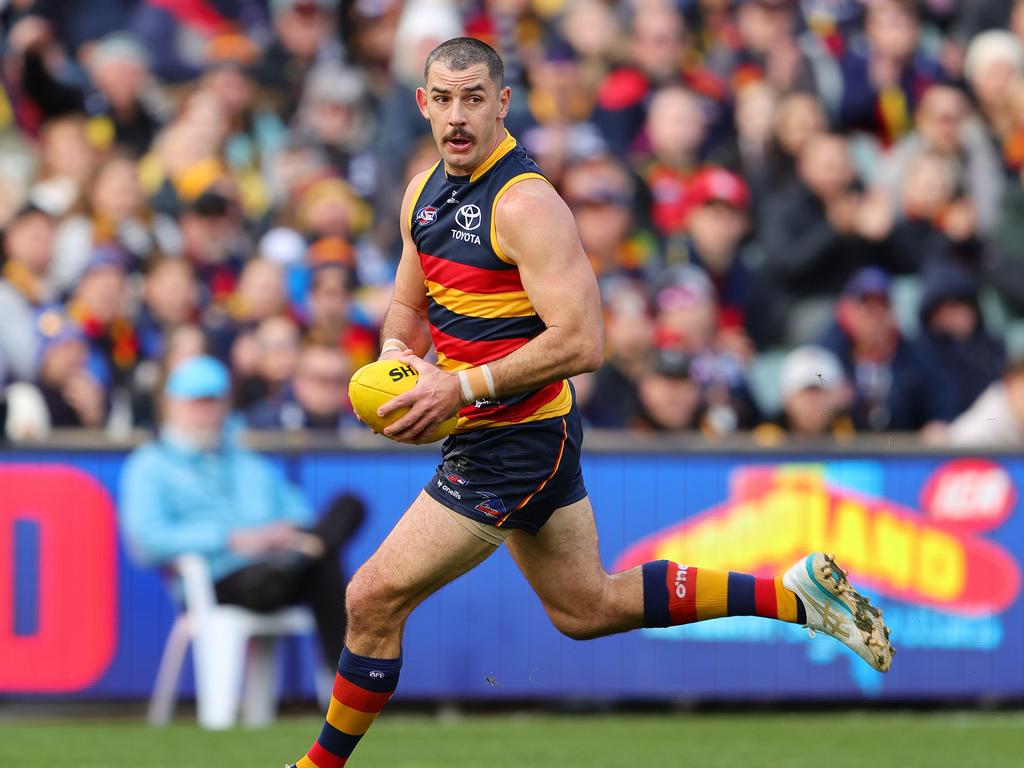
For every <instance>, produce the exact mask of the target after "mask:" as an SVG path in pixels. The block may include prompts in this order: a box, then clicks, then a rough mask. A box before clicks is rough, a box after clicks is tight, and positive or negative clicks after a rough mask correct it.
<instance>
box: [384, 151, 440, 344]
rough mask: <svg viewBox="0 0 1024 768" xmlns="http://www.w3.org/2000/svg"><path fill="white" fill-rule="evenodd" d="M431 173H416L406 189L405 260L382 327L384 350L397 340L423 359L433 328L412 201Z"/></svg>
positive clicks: (404, 207)
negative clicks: (414, 237) (415, 236)
mask: <svg viewBox="0 0 1024 768" xmlns="http://www.w3.org/2000/svg"><path fill="white" fill-rule="evenodd" d="M429 173H430V170H426V171H423V173H418V174H416V176H414V177H413V179H412V181H411V182H409V186H408V187H407V188H406V190H405V197H404V198H403V200H402V213H401V222H400V223H401V229H402V258H401V260H400V261H399V262H398V272H397V273H396V275H395V291H394V293H393V294H392V296H391V303H390V304H389V305H388V309H387V312H385V313H384V321H383V322H382V323H381V328H380V340H381V347H382V348H383V347H384V346H385V342H387V341H388V340H389V339H398V340H399V341H401V342H402V343H403V344H405V345H406V346H407V347H408V348H409V349H410V350H411V351H412V352H414V353H415V354H416V355H417V356H418V357H423V355H425V354H426V353H427V350H429V349H430V344H431V340H430V327H429V325H428V324H427V290H426V286H425V285H424V277H423V269H422V267H420V257H419V253H417V251H416V244H415V243H414V242H413V241H412V231H411V229H410V226H411V221H412V206H413V204H414V199H413V198H414V197H415V196H416V193H417V191H418V190H419V189H420V188H421V186H422V184H423V180H424V178H425V177H426V176H427V175H428V174H429ZM401 354H402V352H401V351H399V350H394V351H386V352H383V353H382V354H381V359H384V360H389V359H397V358H398V357H400V356H401Z"/></svg>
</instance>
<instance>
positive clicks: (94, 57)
mask: <svg viewBox="0 0 1024 768" xmlns="http://www.w3.org/2000/svg"><path fill="white" fill-rule="evenodd" d="M150 60H151V59H150V55H149V50H148V49H147V48H146V46H145V45H143V44H142V41H141V40H139V38H137V37H136V36H135V35H133V34H131V33H129V32H111V33H110V34H109V35H107V36H106V37H104V38H102V39H101V40H100V41H99V42H97V43H96V45H95V46H94V47H93V50H92V53H91V54H90V55H89V66H90V67H91V68H93V69H96V68H99V67H102V66H105V65H107V64H113V63H114V62H115V61H129V62H132V63H134V64H137V65H138V66H140V67H144V68H148V67H149V65H150Z"/></svg>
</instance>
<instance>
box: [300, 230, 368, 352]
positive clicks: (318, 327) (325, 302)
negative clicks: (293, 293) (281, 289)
mask: <svg viewBox="0 0 1024 768" xmlns="http://www.w3.org/2000/svg"><path fill="white" fill-rule="evenodd" d="M306 261H307V264H308V266H309V271H310V277H309V293H308V295H307V298H306V307H305V309H306V312H305V318H306V341H307V343H308V344H314V345H320V346H329V347H336V348H338V349H340V350H341V351H342V352H343V353H344V354H345V356H346V358H347V359H348V360H349V361H350V362H351V364H352V366H353V370H355V369H357V368H361V367H362V366H364V365H366V364H367V363H369V362H372V361H373V360H376V359H377V354H378V350H377V334H376V333H374V331H373V329H372V328H371V327H369V325H368V324H367V323H366V322H365V320H363V319H362V318H361V317H360V313H359V312H358V309H357V307H356V305H355V303H354V301H353V290H354V288H355V269H354V263H353V251H352V246H351V245H349V244H348V243H347V242H345V241H344V240H342V239H341V238H336V237H329V238H324V239H322V240H319V241H317V242H316V243H314V244H313V245H312V246H310V248H309V251H308V252H307V255H306Z"/></svg>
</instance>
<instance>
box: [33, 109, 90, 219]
mask: <svg viewBox="0 0 1024 768" xmlns="http://www.w3.org/2000/svg"><path fill="white" fill-rule="evenodd" d="M99 154H100V153H99V152H98V150H97V148H96V146H95V144H94V143H93V142H92V141H91V140H90V137H89V121H88V120H87V119H86V118H85V116H84V115H82V114H79V113H75V114H67V115H62V116H60V117H55V118H52V119H51V120H48V121H47V122H46V123H45V124H44V125H43V128H42V132H41V134H40V146H39V157H40V166H41V167H40V169H39V175H38V178H37V180H36V182H35V183H34V184H33V185H32V187H31V188H30V190H29V199H30V200H31V201H32V202H33V204H35V205H38V206H39V207H40V208H45V209H46V210H47V211H49V212H50V213H52V214H53V215H54V216H57V217H60V216H64V215H65V214H67V213H68V212H70V211H73V210H75V209H77V208H78V207H80V206H81V204H82V199H83V197H84V196H85V194H86V191H87V188H88V186H89V181H90V179H91V178H92V176H93V174H94V172H95V170H96V165H97V163H98V162H99Z"/></svg>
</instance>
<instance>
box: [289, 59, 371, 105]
mask: <svg viewBox="0 0 1024 768" xmlns="http://www.w3.org/2000/svg"><path fill="white" fill-rule="evenodd" d="M365 92H366V88H365V86H364V84H363V78H362V76H361V75H360V74H359V73H358V72H357V71H356V70H354V69H352V68H350V67H345V66H342V65H341V64H338V63H335V62H324V63H323V64H317V65H316V66H315V67H313V69H312V70H311V71H310V73H309V74H308V75H307V76H306V86H305V91H304V93H303V97H304V99H305V100H307V101H310V102H313V103H327V104H355V103H357V102H358V101H359V100H360V99H362V98H363V94H364V93H365Z"/></svg>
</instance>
